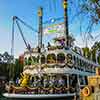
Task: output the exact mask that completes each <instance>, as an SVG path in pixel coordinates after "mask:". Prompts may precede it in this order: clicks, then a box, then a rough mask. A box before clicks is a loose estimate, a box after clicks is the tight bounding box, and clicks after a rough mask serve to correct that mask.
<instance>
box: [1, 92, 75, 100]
mask: <svg viewBox="0 0 100 100" xmlns="http://www.w3.org/2000/svg"><path fill="white" fill-rule="evenodd" d="M3 96H4V97H6V98H7V100H11V99H12V100H36V99H43V100H44V99H54V100H56V99H57V100H66V99H68V100H72V99H73V98H74V96H75V94H74V93H73V94H10V93H4V94H3Z"/></svg>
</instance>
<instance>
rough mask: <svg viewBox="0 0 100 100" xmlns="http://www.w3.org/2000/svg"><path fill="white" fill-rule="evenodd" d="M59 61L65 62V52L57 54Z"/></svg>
mask: <svg viewBox="0 0 100 100" xmlns="http://www.w3.org/2000/svg"><path fill="white" fill-rule="evenodd" d="M57 62H58V63H64V62H65V54H64V53H59V54H58V55H57Z"/></svg>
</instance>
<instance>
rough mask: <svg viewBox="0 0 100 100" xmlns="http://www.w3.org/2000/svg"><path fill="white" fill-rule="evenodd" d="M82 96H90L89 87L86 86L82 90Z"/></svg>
mask: <svg viewBox="0 0 100 100" xmlns="http://www.w3.org/2000/svg"><path fill="white" fill-rule="evenodd" d="M82 94H83V95H84V96H85V97H87V96H89V95H90V94H91V88H90V87H89V86H86V87H85V88H83V90H82Z"/></svg>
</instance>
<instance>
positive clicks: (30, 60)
mask: <svg viewBox="0 0 100 100" xmlns="http://www.w3.org/2000/svg"><path fill="white" fill-rule="evenodd" d="M31 64H32V59H31V57H29V58H28V65H31Z"/></svg>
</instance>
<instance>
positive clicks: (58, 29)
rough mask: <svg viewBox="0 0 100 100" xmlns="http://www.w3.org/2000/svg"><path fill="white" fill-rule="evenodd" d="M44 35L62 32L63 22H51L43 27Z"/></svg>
mask: <svg viewBox="0 0 100 100" xmlns="http://www.w3.org/2000/svg"><path fill="white" fill-rule="evenodd" d="M43 33H44V35H49V34H64V23H59V24H53V25H51V26H48V27H45V28H43Z"/></svg>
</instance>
